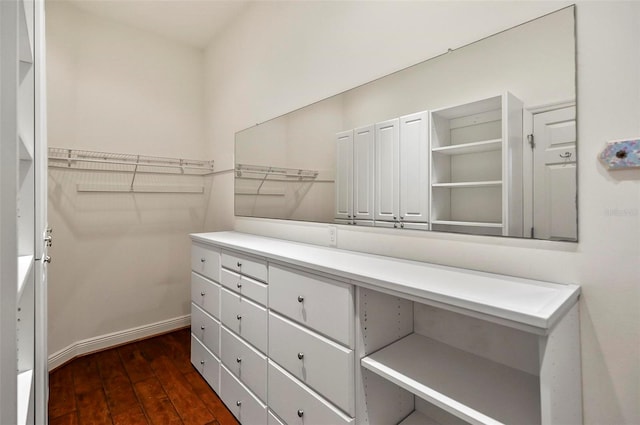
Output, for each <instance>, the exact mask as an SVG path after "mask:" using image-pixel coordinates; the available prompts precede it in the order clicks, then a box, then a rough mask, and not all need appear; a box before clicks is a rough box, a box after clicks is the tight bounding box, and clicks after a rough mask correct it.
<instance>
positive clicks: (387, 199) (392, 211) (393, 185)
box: [375, 118, 400, 221]
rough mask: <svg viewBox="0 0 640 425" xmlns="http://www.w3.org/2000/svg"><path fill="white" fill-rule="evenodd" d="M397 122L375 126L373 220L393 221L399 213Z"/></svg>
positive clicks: (385, 122) (387, 122)
mask: <svg viewBox="0 0 640 425" xmlns="http://www.w3.org/2000/svg"><path fill="white" fill-rule="evenodd" d="M399 123H400V122H399V120H398V119H397V118H396V119H392V120H389V121H384V122H381V123H378V124H376V126H375V130H376V133H375V157H376V166H375V219H376V220H382V221H395V220H397V219H398V215H399V214H398V211H399V205H398V203H399V193H398V191H399V186H400V180H399V172H398V169H399V167H400V148H399V133H400V131H399Z"/></svg>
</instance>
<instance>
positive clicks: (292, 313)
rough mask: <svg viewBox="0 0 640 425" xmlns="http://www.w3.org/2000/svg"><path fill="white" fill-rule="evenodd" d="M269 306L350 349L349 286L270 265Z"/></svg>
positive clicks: (350, 306)
mask: <svg viewBox="0 0 640 425" xmlns="http://www.w3.org/2000/svg"><path fill="white" fill-rule="evenodd" d="M269 307H270V308H272V309H273V310H276V311H278V312H279V313H282V314H283V315H285V316H287V317H289V318H291V319H293V320H295V321H297V322H299V323H302V324H304V325H306V326H308V327H310V328H312V329H313V330H316V331H318V332H320V333H322V334H324V335H326V336H328V337H329V338H332V339H334V340H336V341H338V342H340V343H342V344H344V345H346V346H348V347H349V348H353V340H354V336H353V335H354V303H353V285H350V284H347V283H343V282H338V281H335V280H332V279H328V278H325V277H320V276H317V275H313V274H310V273H305V272H301V271H294V270H292V269H287V268H285V267H281V266H274V265H270V266H269Z"/></svg>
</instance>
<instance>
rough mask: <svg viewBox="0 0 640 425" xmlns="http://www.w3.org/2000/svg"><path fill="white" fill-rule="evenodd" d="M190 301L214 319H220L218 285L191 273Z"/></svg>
mask: <svg viewBox="0 0 640 425" xmlns="http://www.w3.org/2000/svg"><path fill="white" fill-rule="evenodd" d="M191 301H192V302H193V303H194V304H195V305H197V306H198V307H200V308H201V309H203V310H204V311H206V312H207V313H209V314H210V315H212V316H213V317H215V318H216V319H219V318H220V285H218V284H217V283H215V282H212V281H210V280H209V279H205V278H204V277H202V276H200V275H199V274H196V273H193V272H192V273H191Z"/></svg>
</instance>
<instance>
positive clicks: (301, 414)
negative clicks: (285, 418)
mask: <svg viewBox="0 0 640 425" xmlns="http://www.w3.org/2000/svg"><path fill="white" fill-rule="evenodd" d="M302 416H304V410H302V409H298V417H299V418H301V417H302Z"/></svg>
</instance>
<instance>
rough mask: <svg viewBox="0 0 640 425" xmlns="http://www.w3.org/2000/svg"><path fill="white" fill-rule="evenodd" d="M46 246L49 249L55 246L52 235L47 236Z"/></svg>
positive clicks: (45, 239)
mask: <svg viewBox="0 0 640 425" xmlns="http://www.w3.org/2000/svg"><path fill="white" fill-rule="evenodd" d="M44 244H45V245H46V246H48V247H51V245H53V236H51V235H47V236H45V238H44Z"/></svg>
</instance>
